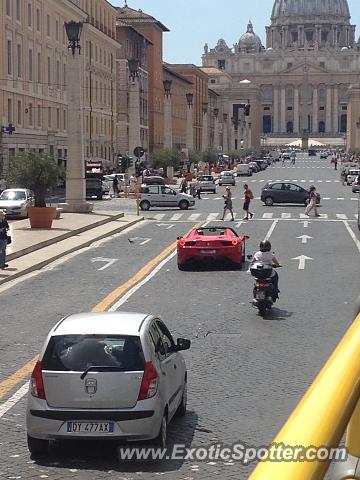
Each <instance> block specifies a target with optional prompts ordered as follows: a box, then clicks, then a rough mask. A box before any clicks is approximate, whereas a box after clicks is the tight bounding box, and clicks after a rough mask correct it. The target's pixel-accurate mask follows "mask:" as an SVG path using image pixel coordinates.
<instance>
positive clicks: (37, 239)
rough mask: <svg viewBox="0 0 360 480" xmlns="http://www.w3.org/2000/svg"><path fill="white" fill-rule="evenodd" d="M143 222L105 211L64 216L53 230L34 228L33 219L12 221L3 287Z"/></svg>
mask: <svg viewBox="0 0 360 480" xmlns="http://www.w3.org/2000/svg"><path fill="white" fill-rule="evenodd" d="M142 220H143V217H137V216H136V215H124V214H123V213H114V212H106V211H104V212H102V211H98V212H96V213H90V214H81V213H62V214H61V218H60V219H58V220H54V221H53V225H52V228H51V229H49V230H48V229H46V230H45V229H44V230H43V229H31V228H30V224H29V220H28V219H26V220H19V221H12V222H10V232H9V233H10V235H11V238H12V243H11V244H10V245H9V246H8V247H7V249H6V253H7V255H6V262H7V263H8V265H9V267H8V268H7V269H5V270H1V271H0V284H2V283H5V282H7V281H9V280H13V279H15V278H17V277H20V276H22V275H25V274H27V273H30V272H32V271H34V270H38V269H40V268H42V267H44V266H45V265H47V264H49V263H51V262H52V261H54V260H56V259H58V258H60V257H63V256H65V255H67V254H68V253H71V252H74V251H76V250H79V249H81V248H84V247H87V246H89V245H91V244H92V243H93V242H95V241H97V240H101V239H102V238H105V237H109V236H111V235H114V234H115V233H118V232H121V231H122V230H125V229H126V228H129V227H131V226H132V225H135V224H136V223H138V222H140V221H142Z"/></svg>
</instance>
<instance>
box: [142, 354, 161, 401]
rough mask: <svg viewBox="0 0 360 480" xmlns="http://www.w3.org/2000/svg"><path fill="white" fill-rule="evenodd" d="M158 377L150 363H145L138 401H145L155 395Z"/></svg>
mask: <svg viewBox="0 0 360 480" xmlns="http://www.w3.org/2000/svg"><path fill="white" fill-rule="evenodd" d="M158 381H159V376H158V374H157V371H156V370H155V367H154V365H153V364H152V362H146V364H145V369H144V375H143V378H142V382H141V386H140V393H139V400H146V399H147V398H151V397H153V396H154V395H155V393H156V391H157V387H158Z"/></svg>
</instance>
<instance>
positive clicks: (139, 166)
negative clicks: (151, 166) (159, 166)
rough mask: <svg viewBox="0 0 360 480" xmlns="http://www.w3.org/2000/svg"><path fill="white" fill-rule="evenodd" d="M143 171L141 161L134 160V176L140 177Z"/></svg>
mask: <svg viewBox="0 0 360 480" xmlns="http://www.w3.org/2000/svg"><path fill="white" fill-rule="evenodd" d="M142 171H143V164H142V162H136V163H135V176H136V177H141V175H142Z"/></svg>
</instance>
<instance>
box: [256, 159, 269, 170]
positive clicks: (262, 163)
mask: <svg viewBox="0 0 360 480" xmlns="http://www.w3.org/2000/svg"><path fill="white" fill-rule="evenodd" d="M255 162H256V163H257V164H258V166H259V168H260V170H265V169H266V168H267V167H268V163H267V162H265V161H264V160H259V159H256V160H255Z"/></svg>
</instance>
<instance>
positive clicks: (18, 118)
mask: <svg viewBox="0 0 360 480" xmlns="http://www.w3.org/2000/svg"><path fill="white" fill-rule="evenodd" d="M17 123H18V125H21V124H22V105H21V100H18V102H17Z"/></svg>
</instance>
